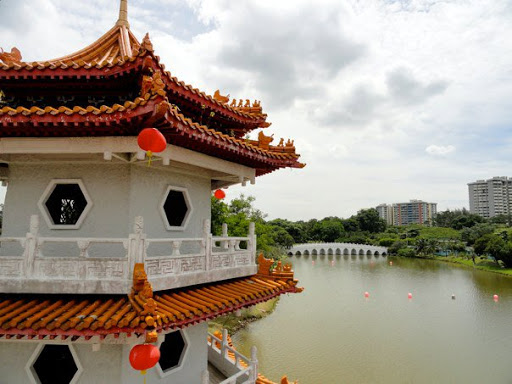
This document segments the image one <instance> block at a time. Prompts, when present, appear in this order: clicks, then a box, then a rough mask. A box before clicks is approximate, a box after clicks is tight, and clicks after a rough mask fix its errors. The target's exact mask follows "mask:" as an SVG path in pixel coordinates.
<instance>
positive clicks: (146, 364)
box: [130, 344, 160, 384]
mask: <svg viewBox="0 0 512 384" xmlns="http://www.w3.org/2000/svg"><path fill="white" fill-rule="evenodd" d="M158 360H160V350H159V349H158V348H157V347H155V346H154V345H153V344H137V345H135V346H134V347H133V348H132V350H131V351H130V365H131V366H132V368H133V369H136V370H137V371H140V374H141V375H143V376H144V384H146V371H147V370H148V369H150V368H153V367H154V366H155V365H156V363H158Z"/></svg>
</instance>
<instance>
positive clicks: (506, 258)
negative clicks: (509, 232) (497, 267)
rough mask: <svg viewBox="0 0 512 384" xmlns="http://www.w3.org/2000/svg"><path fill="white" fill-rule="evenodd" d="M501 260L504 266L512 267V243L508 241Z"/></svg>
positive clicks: (501, 254) (500, 257)
mask: <svg viewBox="0 0 512 384" xmlns="http://www.w3.org/2000/svg"><path fill="white" fill-rule="evenodd" d="M499 260H501V261H502V262H503V264H505V267H507V268H511V267H512V242H510V241H508V242H507V243H506V244H505V247H504V248H503V250H502V252H501V253H500V256H499Z"/></svg>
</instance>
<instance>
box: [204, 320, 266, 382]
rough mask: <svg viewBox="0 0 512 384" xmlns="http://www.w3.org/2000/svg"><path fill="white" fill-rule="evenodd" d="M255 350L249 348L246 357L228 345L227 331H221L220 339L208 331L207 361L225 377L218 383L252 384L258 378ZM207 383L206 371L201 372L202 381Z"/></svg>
mask: <svg viewBox="0 0 512 384" xmlns="http://www.w3.org/2000/svg"><path fill="white" fill-rule="evenodd" d="M256 354H257V350H256V347H255V346H253V347H252V348H251V358H250V359H248V358H247V357H245V356H244V355H243V354H241V353H240V352H238V351H237V350H236V349H235V348H232V347H230V346H229V343H228V331H227V330H225V329H224V330H223V331H222V339H219V338H218V337H216V336H214V335H212V334H211V333H208V362H209V363H210V364H212V365H213V366H214V367H215V368H217V369H218V370H219V371H220V372H221V373H222V374H224V376H226V377H227V379H225V380H223V381H221V382H220V384H237V383H242V384H254V383H255V382H256V379H257V378H258V359H257V358H256ZM205 383H209V381H208V372H206V373H203V377H202V383H201V384H205Z"/></svg>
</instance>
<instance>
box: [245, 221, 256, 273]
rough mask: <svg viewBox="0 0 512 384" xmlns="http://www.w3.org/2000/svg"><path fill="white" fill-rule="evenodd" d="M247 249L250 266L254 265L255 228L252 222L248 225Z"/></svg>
mask: <svg viewBox="0 0 512 384" xmlns="http://www.w3.org/2000/svg"><path fill="white" fill-rule="evenodd" d="M247 248H248V250H249V251H250V252H251V261H252V264H256V226H255V224H254V222H253V221H251V222H250V223H249V244H248V245H247Z"/></svg>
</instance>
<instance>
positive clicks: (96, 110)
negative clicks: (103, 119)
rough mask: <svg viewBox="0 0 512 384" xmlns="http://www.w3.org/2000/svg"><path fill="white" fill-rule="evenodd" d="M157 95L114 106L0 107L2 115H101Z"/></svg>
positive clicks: (147, 94) (133, 106)
mask: <svg viewBox="0 0 512 384" xmlns="http://www.w3.org/2000/svg"><path fill="white" fill-rule="evenodd" d="M156 96H157V95H151V94H149V93H146V94H145V95H144V97H140V96H139V97H137V98H135V100H133V101H126V102H125V103H124V104H123V105H121V104H118V103H116V104H114V105H112V106H107V105H101V106H100V107H94V106H92V105H89V106H87V107H85V108H84V107H80V106H74V107H72V108H69V107H66V106H59V107H51V106H47V107H44V108H40V107H38V106H32V107H30V108H26V107H22V106H20V107H17V108H11V107H9V106H6V107H3V108H0V116H2V115H10V116H13V115H17V114H22V115H24V116H29V115H32V114H37V115H39V116H41V115H44V114H47V113H49V114H52V115H57V114H60V113H65V114H66V115H72V114H75V113H78V114H80V115H85V114H87V113H93V114H94V115H99V114H101V113H112V112H117V111H120V112H122V111H125V110H127V109H134V108H136V107H138V106H139V105H145V104H146V103H147V102H148V100H150V99H152V98H155V97H156Z"/></svg>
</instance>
